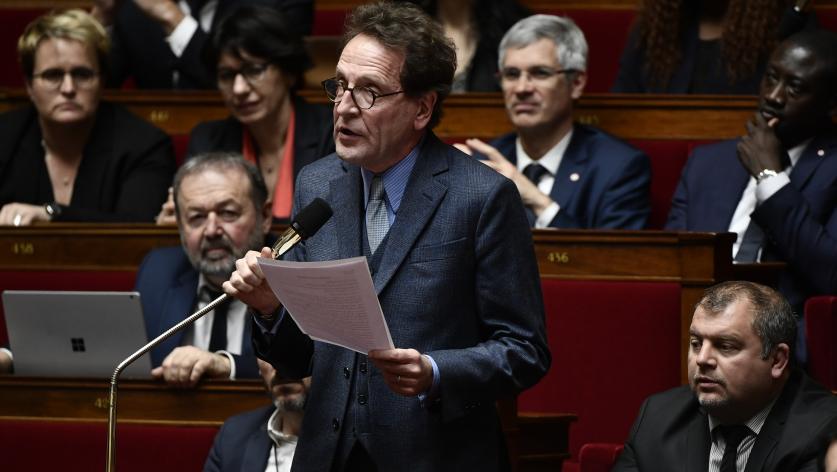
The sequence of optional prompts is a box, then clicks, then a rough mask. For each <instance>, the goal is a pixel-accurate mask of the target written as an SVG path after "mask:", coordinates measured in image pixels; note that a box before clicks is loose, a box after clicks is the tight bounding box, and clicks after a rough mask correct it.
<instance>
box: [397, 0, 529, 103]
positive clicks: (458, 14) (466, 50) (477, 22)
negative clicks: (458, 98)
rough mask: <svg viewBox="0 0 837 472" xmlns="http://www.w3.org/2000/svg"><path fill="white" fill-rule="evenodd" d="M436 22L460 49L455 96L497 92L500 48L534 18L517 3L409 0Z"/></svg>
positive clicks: (457, 49) (457, 60) (453, 90)
mask: <svg viewBox="0 0 837 472" xmlns="http://www.w3.org/2000/svg"><path fill="white" fill-rule="evenodd" d="M407 1H409V2H410V3H414V4H416V5H418V6H420V7H421V8H423V9H424V11H426V12H427V13H428V14H429V15H430V16H432V17H434V18H436V20H438V21H439V23H441V25H442V28H444V30H445V35H446V36H447V37H449V38H451V39H452V40H453V44H454V45H455V46H456V73H455V75H454V77H453V87H452V89H451V92H452V93H462V92H497V91H499V90H500V85H499V82H498V81H497V46H499V44H500V39H502V38H503V35H504V34H505V33H506V30H508V29H509V28H510V27H511V26H512V25H513V24H515V23H516V22H517V20H520V19H521V18H525V17H527V16H529V15H530V14H531V12H530V11H529V10H527V9H526V8H525V7H523V6H522V5H521V4H520V3H518V2H517V1H516V0H485V1H480V2H478V1H474V0H407Z"/></svg>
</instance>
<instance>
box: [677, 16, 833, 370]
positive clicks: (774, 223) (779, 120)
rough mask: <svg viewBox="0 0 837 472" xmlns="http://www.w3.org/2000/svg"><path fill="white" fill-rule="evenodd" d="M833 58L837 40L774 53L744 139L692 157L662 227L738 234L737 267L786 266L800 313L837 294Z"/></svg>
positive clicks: (808, 39) (805, 35) (812, 40)
mask: <svg viewBox="0 0 837 472" xmlns="http://www.w3.org/2000/svg"><path fill="white" fill-rule="evenodd" d="M834 51H837V35H835V34H834V33H831V32H827V31H805V32H802V33H799V34H796V35H794V36H791V37H790V38H788V39H787V40H785V41H784V42H782V43H781V44H780V45H779V46H778V47H777V48H776V49H775V51H774V52H773V54H772V55H771V57H770V60H769V62H768V66H767V72H766V73H765V75H764V77H763V78H762V82H761V98H760V101H759V109H758V112H756V114H755V115H754V116H753V118H752V119H751V120H750V122H749V123H747V134H746V135H745V136H743V137H742V138H740V139H736V140H730V141H724V142H721V143H717V144H711V145H708V146H701V147H698V148H696V149H695V151H694V153H693V155H692V157H691V158H690V159H689V161H688V162H687V163H686V167H685V168H684V169H683V175H682V177H681V178H680V183H679V184H678V186H677V190H676V191H675V194H674V198H673V201H672V207H671V212H670V213H669V217H668V223H667V224H666V228H667V229H677V230H689V231H718V232H721V231H731V232H734V233H738V240H737V241H736V243H735V244H734V245H733V257H734V258H735V260H736V261H738V262H757V261H775V260H779V261H784V262H786V263H787V264H788V268H787V271H786V272H785V273H784V274H782V276H781V277H780V280H779V286H778V288H779V291H780V292H782V294H783V295H784V296H785V297H787V298H788V301H789V302H790V303H791V305H792V306H793V307H794V309H795V310H796V312H797V314H801V313H802V306H803V304H804V303H805V299H806V298H808V297H810V296H812V295H817V294H834V293H837V127H835V126H834V123H833V122H832V116H833V115H834V113H835V112H837V55H835V54H834ZM800 334H802V330H800ZM798 344H799V348H800V353H799V354H801V355H800V360H804V358H805V357H806V356H804V351H802V349H804V347H805V346H804V343H803V342H799V343H798Z"/></svg>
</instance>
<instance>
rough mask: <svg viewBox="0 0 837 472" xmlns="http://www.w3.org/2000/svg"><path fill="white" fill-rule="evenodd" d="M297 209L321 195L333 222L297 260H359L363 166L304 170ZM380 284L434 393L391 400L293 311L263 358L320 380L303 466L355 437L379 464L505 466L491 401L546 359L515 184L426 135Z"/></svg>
mask: <svg viewBox="0 0 837 472" xmlns="http://www.w3.org/2000/svg"><path fill="white" fill-rule="evenodd" d="M296 189H297V191H296V196H295V208H296V209H299V208H302V207H304V206H305V205H307V204H308V203H310V202H311V201H312V200H313V199H314V198H315V197H321V198H323V199H325V200H326V201H327V202H328V203H329V204H330V205H331V207H332V208H333V209H334V216H333V217H332V218H331V220H329V221H328V222H327V223H326V224H325V225H324V226H323V227H322V229H320V231H319V232H318V233H317V234H315V235H314V236H312V237H311V238H309V239H308V240H306V241H305V242H304V243H302V244H299V245H297V246H296V248H295V250H294V251H293V253H292V258H293V259H296V260H307V261H318V260H336V259H341V258H347V257H353V256H359V255H362V254H363V251H362V249H361V248H362V239H361V231H362V228H363V188H362V179H361V172H360V168H359V167H356V166H352V165H349V164H346V163H344V162H343V161H341V160H340V159H339V158H338V157H337V156H336V155H331V156H328V157H325V158H323V159H320V160H318V161H316V162H315V163H313V164H311V165H310V166H308V167H306V168H305V169H303V171H302V172H301V173H300V175H299V178H298V182H297V187H296ZM385 241H387V242H386V249H385V251H384V252H383V256H381V257H382V258H381V261H380V264H379V266H378V269H377V270H376V271H375V273H374V275H373V282H374V285H375V288H376V290H377V292H378V298H379V300H380V302H381V308H382V309H383V313H384V316H385V317H386V320H387V323H388V325H389V329H390V333H391V335H392V339H393V342H394V344H395V346H396V347H399V348H414V349H417V350H418V351H419V352H422V353H426V354H428V355H430V356H431V357H432V358H433V359H434V360H435V362H436V363H437V365H438V367H439V372H440V383H439V391H438V398H436V400H435V401H433V402H427V404H424V405H423V404H422V403H421V402H420V401H419V399H418V398H407V397H402V396H399V395H396V394H394V393H392V392H391V391H390V390H389V388H388V387H387V386H386V385H385V383H384V380H383V378H382V376H381V373H380V372H379V371H378V370H377V369H376V368H375V367H374V366H373V365H372V364H371V363H368V362H367V361H366V357H365V356H360V355H355V354H354V353H353V352H351V351H348V350H346V349H343V348H340V347H336V346H332V345H328V344H324V343H320V342H316V343H315V342H312V340H311V339H310V338H308V337H307V336H304V335H303V334H302V333H301V332H300V331H299V329H298V328H297V327H296V325H295V324H294V323H293V321H292V319H291V317H289V316H285V317H284V318H283V320H282V321H281V324H280V326H279V327H278V331H277V335H276V336H275V337H273V342H272V343H270V342H268V339H266V337H265V336H264V335H262V333H261V332H260V331H259V330H258V329H257V330H256V331H255V332H256V333H257V334H258V337H257V351H258V352H259V354H260V356H263V357H264V358H266V359H269V360H270V362H271V363H272V364H273V365H275V366H276V367H277V368H278V372H279V374H280V375H281V376H283V377H288V378H302V377H305V376H307V375H312V374H313V378H312V380H311V390H310V392H309V397H308V404H307V406H306V413H305V419H304V421H303V426H302V432H301V436H300V440H299V444H298V446H297V450H296V454H295V456H294V470H295V471H302V470H311V471H326V470H329V469H330V468H331V467H332V464H333V463H336V464H341V463H342V462H343V461H344V460H345V458H346V455H347V454H348V452H349V450H348V448H349V447H351V444H353V441H354V439H353V433H352V431H353V430H354V431H356V432H357V438H358V440H359V441H361V443H362V444H363V446H364V447H365V448H366V450H367V451H368V452H369V454H370V456H371V457H372V459H373V460H374V462H375V463H376V465H377V467H378V469H379V470H411V471H439V470H457V471H458V470H481V471H491V470H497V469H498V463H499V462H500V461H501V459H502V457H501V452H499V451H501V450H502V444H501V443H500V441H502V439H501V436H500V431H499V422H498V417H497V413H496V411H495V406H494V405H495V402H496V400H497V399H498V398H500V397H502V396H508V395H514V394H516V393H518V392H520V391H521V390H523V389H525V388H528V387H530V386H532V385H533V384H535V383H536V382H537V381H538V380H539V379H540V378H541V377H542V376H543V375H544V373H545V372H546V371H547V369H548V367H549V363H550V356H549V351H548V347H547V344H546V339H545V333H544V315H543V304H542V299H541V292H540V283H539V279H538V271H537V266H536V264H535V259H534V252H533V246H532V242H531V241H532V238H531V234H530V232H529V229H528V226H527V223H526V217H525V214H524V211H523V207H522V205H521V203H520V198H519V196H518V194H517V191H516V189H515V187H514V185H513V184H512V182H511V181H509V180H508V179H505V178H503V177H502V176H500V175H499V174H497V173H496V172H494V171H492V170H491V169H489V168H488V167H486V166H484V165H482V164H480V163H477V162H474V160H473V159H470V158H469V157H468V156H466V155H464V154H462V153H460V152H459V151H457V150H455V149H454V148H452V147H450V146H448V145H446V144H444V143H442V142H441V141H439V140H438V139H437V138H436V137H435V136H433V135H432V134H429V135H428V136H427V137H426V138H425V140H424V142H423V145H422V148H421V150H420V154H419V157H418V160H417V162H416V164H415V168H414V169H413V172H412V175H411V177H410V181H409V183H408V184H407V188H406V190H405V193H404V197H403V200H402V201H401V206H400V209H399V211H398V215H397V217H396V219H395V222H394V223H393V225H392V227H391V228H390V230H389V234H388V236H387V238H386V240H385Z"/></svg>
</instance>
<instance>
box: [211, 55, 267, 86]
mask: <svg viewBox="0 0 837 472" xmlns="http://www.w3.org/2000/svg"><path fill="white" fill-rule="evenodd" d="M269 68H270V63H269V62H264V63H262V64H257V63H254V62H246V63H244V65H243V66H241V68H239V69H232V68H229V67H220V68H218V73H217V75H216V78H217V80H218V87H220V88H225V89H229V88H232V86H233V83H235V78H236V77H237V76H238V75H239V74H241V77H242V78H244V80H245V82H247V83H248V84H250V85H255V84H257V83H258V82H260V81H261V80H262V79H264V76H265V72H267V69H269Z"/></svg>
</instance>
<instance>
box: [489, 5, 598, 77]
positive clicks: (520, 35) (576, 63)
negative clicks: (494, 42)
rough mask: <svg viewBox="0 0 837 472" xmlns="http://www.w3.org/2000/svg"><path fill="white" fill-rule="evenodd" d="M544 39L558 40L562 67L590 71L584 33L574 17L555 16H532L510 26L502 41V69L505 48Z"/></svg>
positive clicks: (559, 60)
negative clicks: (572, 18)
mask: <svg viewBox="0 0 837 472" xmlns="http://www.w3.org/2000/svg"><path fill="white" fill-rule="evenodd" d="M544 38H546V39H550V40H552V41H553V42H554V43H555V46H556V48H555V49H556V50H557V52H558V54H557V56H558V63H559V64H561V67H562V68H563V69H573V70H576V71H586V70H587V49H588V48H587V40H586V39H584V33H583V32H582V31H581V29H580V28H579V27H578V26H577V25H576V24H575V22H574V21H573V20H571V19H569V18H567V17H564V16H556V15H532V16H529V17H526V18H524V19H522V20H520V21H518V22H517V23H515V24H514V25H513V26H512V27H511V28H509V30H508V31H507V32H506V34H505V36H503V40H502V41H500V48H499V49H500V50H499V56H500V60H499V63H498V64H499V68H500V69H502V68H503V61H504V60H505V58H506V50H508V49H519V48H523V47H526V46H528V45H530V44H532V43H535V42H537V41H539V40H541V39H544Z"/></svg>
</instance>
